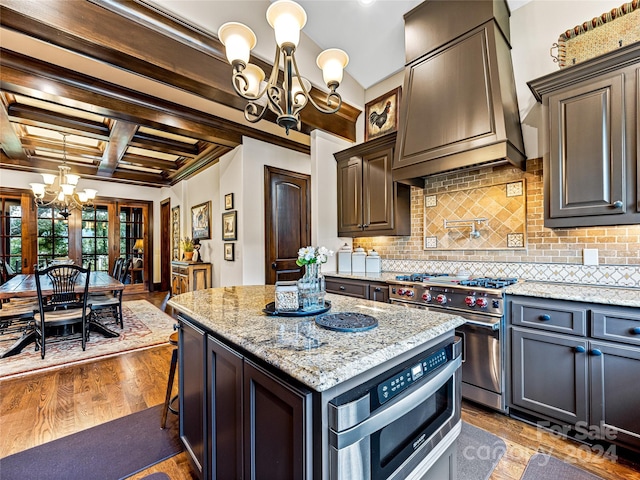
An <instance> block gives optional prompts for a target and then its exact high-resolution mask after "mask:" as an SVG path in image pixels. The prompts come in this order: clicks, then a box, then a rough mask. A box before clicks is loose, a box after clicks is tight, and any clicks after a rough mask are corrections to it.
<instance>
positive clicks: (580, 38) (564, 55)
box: [551, 0, 640, 68]
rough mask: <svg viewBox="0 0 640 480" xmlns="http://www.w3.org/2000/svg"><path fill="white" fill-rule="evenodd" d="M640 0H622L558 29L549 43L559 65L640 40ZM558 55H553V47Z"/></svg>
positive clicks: (571, 62) (569, 64)
mask: <svg viewBox="0 0 640 480" xmlns="http://www.w3.org/2000/svg"><path fill="white" fill-rule="evenodd" d="M639 7H640V0H633V1H631V2H629V3H625V4H624V5H622V6H621V7H619V8H614V9H613V10H611V11H610V12H605V13H603V14H602V15H600V16H599V17H595V18H593V19H592V20H590V21H587V22H584V23H583V24H581V25H576V26H575V27H573V28H572V29H570V30H567V31H566V32H564V33H562V34H561V35H560V37H559V38H558V43H554V44H553V46H552V47H551V56H552V57H553V59H554V62H557V63H558V65H559V66H560V68H564V67H567V66H571V65H575V64H577V63H580V62H584V61H585V60H588V59H590V58H593V57H597V56H598V55H602V54H604V53H607V52H611V51H612V50H615V49H616V48H620V47H622V46H624V45H629V44H631V43H635V42H640V8H639ZM554 48H557V49H558V55H557V56H555V55H553V49H554Z"/></svg>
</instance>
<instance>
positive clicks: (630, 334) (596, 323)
mask: <svg viewBox="0 0 640 480" xmlns="http://www.w3.org/2000/svg"><path fill="white" fill-rule="evenodd" d="M634 310H635V311H630V310H617V309H611V310H609V309H596V308H594V309H592V310H591V336H592V337H594V338H602V339H605V340H613V341H615V342H624V343H631V344H633V345H640V313H638V309H634Z"/></svg>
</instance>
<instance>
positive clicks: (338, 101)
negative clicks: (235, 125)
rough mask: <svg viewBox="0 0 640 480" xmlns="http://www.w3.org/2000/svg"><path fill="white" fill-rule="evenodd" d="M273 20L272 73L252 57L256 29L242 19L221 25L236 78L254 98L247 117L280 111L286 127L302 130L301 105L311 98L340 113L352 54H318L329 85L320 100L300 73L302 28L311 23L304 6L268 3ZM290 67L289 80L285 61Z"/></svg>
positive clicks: (243, 93) (257, 117) (247, 95)
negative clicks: (298, 59) (297, 54)
mask: <svg viewBox="0 0 640 480" xmlns="http://www.w3.org/2000/svg"><path fill="white" fill-rule="evenodd" d="M267 21H268V22H269V25H271V27H272V28H273V29H274V32H275V40H276V52H275V57H274V61H273V67H272V70H271V74H270V76H269V78H268V79H267V80H265V78H266V74H265V72H264V71H263V70H262V69H261V68H260V67H258V66H257V65H254V64H252V63H249V60H250V57H251V50H252V49H253V48H254V47H255V45H256V42H257V39H256V35H255V33H253V31H252V30H251V29H250V28H249V27H247V26H246V25H243V24H242V23H237V22H229V23H225V24H224V25H222V26H221V27H220V29H219V30H218V38H219V39H220V41H221V42H222V44H223V45H224V46H225V51H226V55H227V60H228V61H229V63H230V64H231V65H232V66H233V76H232V83H233V88H234V89H235V91H236V93H237V94H238V95H240V96H241V97H242V98H244V99H246V100H248V103H247V105H246V107H245V109H244V117H245V119H246V120H247V121H249V122H252V123H255V122H257V121H259V120H261V119H262V118H263V117H264V115H265V114H266V113H267V111H272V112H273V113H275V114H276V115H277V119H276V123H277V124H278V125H280V126H281V127H283V128H285V129H286V133H287V135H288V134H289V130H290V129H291V128H294V129H297V130H300V111H301V110H302V109H303V108H304V107H305V105H306V104H307V103H308V102H311V104H312V105H313V106H314V107H315V108H316V109H317V110H318V111H320V112H322V113H327V114H331V113H336V112H337V111H338V110H340V106H341V105H342V98H341V97H340V94H338V93H337V92H336V90H337V88H338V86H339V85H340V82H342V76H343V70H344V67H346V66H347V64H348V63H349V56H348V55H347V54H346V53H345V52H344V51H342V50H339V49H337V48H331V49H328V50H325V51H323V52H322V53H320V55H318V58H317V61H316V63H317V65H318V67H319V68H320V69H321V70H322V75H323V79H324V82H325V83H326V85H327V88H329V93H328V95H327V99H326V107H325V106H320V105H318V104H317V103H316V102H315V101H314V100H313V98H311V96H310V94H309V92H310V91H311V83H310V82H309V81H308V80H307V79H306V78H304V77H302V76H301V75H300V72H299V70H298V65H297V63H296V58H295V51H296V48H297V47H298V43H299V41H300V30H302V28H303V27H304V25H305V24H306V23H307V14H306V12H305V11H304V9H303V8H302V7H301V6H300V5H298V4H297V3H295V2H292V1H290V0H279V1H277V2H274V3H272V4H271V5H270V6H269V8H268V9H267ZM281 59H282V64H283V68H284V77H283V81H282V82H280V81H279V73H280V70H279V67H280V61H281Z"/></svg>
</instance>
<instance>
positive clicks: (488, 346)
mask: <svg viewBox="0 0 640 480" xmlns="http://www.w3.org/2000/svg"><path fill="white" fill-rule="evenodd" d="M517 281H518V280H517V279H515V278H486V277H484V278H471V279H462V278H460V277H457V276H454V275H447V274H438V273H435V274H430V273H422V274H412V275H399V276H397V277H396V279H395V280H392V281H389V284H390V285H389V287H390V288H389V298H390V300H391V302H392V303H395V304H403V305H406V306H409V307H417V308H425V309H429V310H440V311H448V312H450V313H458V314H459V315H460V316H462V317H464V318H465V319H466V320H467V323H466V324H465V325H463V326H461V327H459V328H458V329H457V330H456V334H457V335H459V336H460V337H462V361H463V364H462V396H463V397H465V398H467V399H469V400H473V401H475V402H478V403H481V404H483V405H486V406H488V407H491V408H494V409H496V410H499V411H501V412H506V405H505V402H506V399H505V391H504V385H505V378H504V375H505V373H504V372H505V369H504V356H505V353H504V345H503V342H502V338H503V336H504V331H505V326H504V323H505V322H504V288H505V287H506V286H508V285H512V284H514V283H516V282H517Z"/></svg>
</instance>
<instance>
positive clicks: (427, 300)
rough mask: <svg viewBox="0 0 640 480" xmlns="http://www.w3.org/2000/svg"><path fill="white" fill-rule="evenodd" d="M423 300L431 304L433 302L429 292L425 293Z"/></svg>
mask: <svg viewBox="0 0 640 480" xmlns="http://www.w3.org/2000/svg"><path fill="white" fill-rule="evenodd" d="M422 300H424V301H425V302H430V301H431V294H430V293H429V292H425V293H423V294H422Z"/></svg>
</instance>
